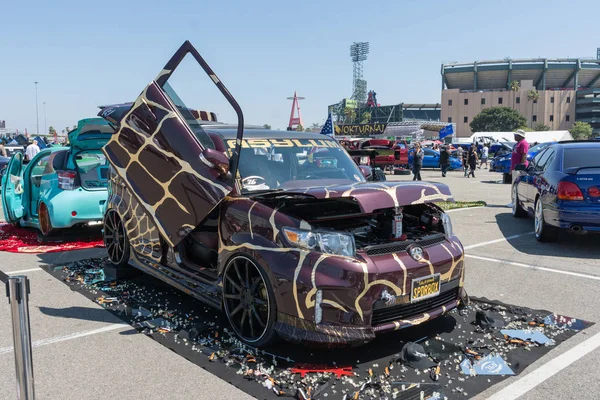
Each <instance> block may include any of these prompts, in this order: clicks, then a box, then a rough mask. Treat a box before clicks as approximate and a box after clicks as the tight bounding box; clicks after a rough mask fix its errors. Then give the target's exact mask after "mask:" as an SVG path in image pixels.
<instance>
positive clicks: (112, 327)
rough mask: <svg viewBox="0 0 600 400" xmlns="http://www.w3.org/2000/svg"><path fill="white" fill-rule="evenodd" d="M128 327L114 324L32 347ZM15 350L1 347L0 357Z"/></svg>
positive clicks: (39, 341) (35, 345)
mask: <svg viewBox="0 0 600 400" xmlns="http://www.w3.org/2000/svg"><path fill="white" fill-rule="evenodd" d="M128 326H129V325H127V324H112V325H108V326H105V327H102V328H98V329H93V330H91V331H83V332H75V333H71V334H70V335H65V336H56V337H53V338H49V339H42V340H37V341H35V342H32V343H31V346H32V347H40V346H45V345H47V344H53V343H58V342H64V341H66V340H73V339H78V338H80V337H84V336H91V335H96V334H98V333H104V332H109V331H114V330H115V329H120V328H125V327H128ZM13 349H14V348H13V346H10V347H0V355H1V354H8V353H11V352H12V351H13Z"/></svg>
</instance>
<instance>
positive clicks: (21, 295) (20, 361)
mask: <svg viewBox="0 0 600 400" xmlns="http://www.w3.org/2000/svg"><path fill="white" fill-rule="evenodd" d="M0 272H1V271H0ZM3 278H4V279H3ZM0 280H2V281H3V282H5V283H6V295H7V296H8V301H9V303H10V311H11V315H12V330H13V342H14V348H15V368H16V372H17V398H18V399H20V400H33V399H34V398H35V391H34V387H33V360H32V356H31V331H30V327H29V279H27V277H26V276H10V277H9V276H7V275H6V274H4V273H1V274H0Z"/></svg>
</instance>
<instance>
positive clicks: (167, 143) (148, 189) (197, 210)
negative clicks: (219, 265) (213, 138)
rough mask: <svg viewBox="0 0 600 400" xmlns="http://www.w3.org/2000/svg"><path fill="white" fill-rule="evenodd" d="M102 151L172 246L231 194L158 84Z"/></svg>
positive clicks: (135, 106)
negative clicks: (203, 155) (203, 160)
mask: <svg viewBox="0 0 600 400" xmlns="http://www.w3.org/2000/svg"><path fill="white" fill-rule="evenodd" d="M206 138H207V137H206ZM208 140H210V139H208ZM103 150H104V153H105V154H106V156H107V158H108V160H109V161H110V163H111V165H112V167H113V168H114V170H115V172H116V173H117V175H118V176H119V177H120V178H121V179H123V180H124V181H125V182H127V183H128V186H129V188H130V190H131V192H132V195H133V196H134V197H135V198H136V200H137V201H138V203H139V205H140V207H141V208H142V209H143V210H144V211H145V212H146V213H147V214H149V215H150V216H151V217H152V219H153V220H154V221H155V222H156V229H158V232H159V233H160V234H161V236H162V237H163V238H164V239H165V240H166V242H167V243H168V244H170V245H171V246H174V245H176V244H177V243H179V242H180V241H181V240H182V239H183V238H184V237H185V236H187V235H188V234H189V232H190V231H191V230H193V229H194V228H195V227H196V226H197V225H199V224H200V222H201V221H202V220H203V219H204V218H205V217H206V215H207V214H208V212H209V211H210V210H211V209H212V208H213V207H215V206H216V205H217V204H218V203H219V202H220V201H221V200H222V199H223V197H225V196H226V195H227V194H229V193H230V192H231V190H232V187H231V186H229V185H227V183H226V182H221V181H219V179H220V178H219V175H218V174H217V172H216V171H214V170H212V169H210V168H209V167H208V166H206V165H205V164H204V163H203V162H202V161H201V160H200V157H199V156H200V155H201V154H202V151H203V150H204V148H203V147H202V145H201V144H200V143H199V141H198V140H196V139H195V138H194V137H193V135H192V134H190V132H189V127H188V126H187V124H186V123H185V122H184V121H183V120H182V119H181V117H180V116H179V114H177V113H176V112H175V111H173V107H171V105H170V104H169V102H168V100H167V99H166V98H165V96H164V94H163V92H162V90H161V89H160V88H159V87H158V86H157V85H156V83H155V82H152V83H151V84H150V85H148V86H147V87H146V89H145V90H144V92H143V93H142V94H141V95H140V96H139V97H138V99H137V100H136V102H135V103H134V104H133V106H132V107H131V109H130V110H129V112H128V113H127V114H126V115H125V116H124V118H123V119H122V121H121V123H120V127H119V130H118V132H117V133H116V134H115V135H113V136H112V138H111V140H110V141H109V142H108V144H107V145H106V146H105V147H104V149H103Z"/></svg>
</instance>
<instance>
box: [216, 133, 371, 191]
mask: <svg viewBox="0 0 600 400" xmlns="http://www.w3.org/2000/svg"><path fill="white" fill-rule="evenodd" d="M227 145H228V148H229V151H230V152H231V151H232V150H233V148H234V147H235V140H229V141H228V142H227ZM239 173H240V176H241V178H242V191H243V192H245V193H248V192H255V191H270V190H276V189H293V188H300V187H306V186H315V185H327V184H347V183H356V182H364V181H365V178H364V177H363V175H362V174H361V171H360V169H359V168H358V166H357V165H356V163H355V162H354V161H353V160H352V158H351V157H350V156H349V155H348V153H347V152H346V151H345V150H344V149H343V148H342V147H341V145H340V144H339V143H338V142H337V141H335V140H332V139H318V140H314V139H297V138H293V137H290V138H284V139H280V138H278V139H248V140H244V141H243V143H242V151H241V154H240V164H239Z"/></svg>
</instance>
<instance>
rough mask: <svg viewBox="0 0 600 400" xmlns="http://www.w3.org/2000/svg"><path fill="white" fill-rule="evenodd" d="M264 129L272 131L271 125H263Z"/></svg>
mask: <svg viewBox="0 0 600 400" xmlns="http://www.w3.org/2000/svg"><path fill="white" fill-rule="evenodd" d="M263 128H265V129H269V130H270V129H271V125H269V124H264V125H263Z"/></svg>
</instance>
